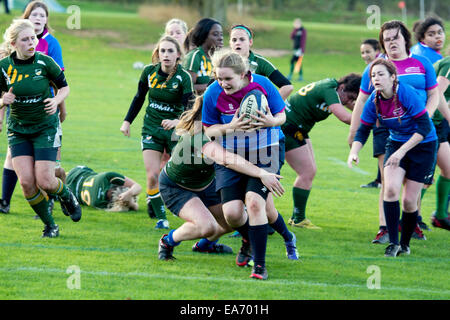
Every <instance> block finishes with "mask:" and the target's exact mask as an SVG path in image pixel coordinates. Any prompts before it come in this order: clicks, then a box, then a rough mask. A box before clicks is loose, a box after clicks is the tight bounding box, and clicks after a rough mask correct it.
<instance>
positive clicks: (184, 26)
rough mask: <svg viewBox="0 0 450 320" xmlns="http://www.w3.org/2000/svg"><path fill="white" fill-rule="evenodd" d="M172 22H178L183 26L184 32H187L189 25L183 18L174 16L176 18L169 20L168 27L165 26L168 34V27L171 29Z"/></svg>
mask: <svg viewBox="0 0 450 320" xmlns="http://www.w3.org/2000/svg"><path fill="white" fill-rule="evenodd" d="M172 24H178V25H179V26H180V27H181V29H182V30H183V32H184V33H185V34H187V32H188V27H187V24H186V22H184V21H183V20H180V19H177V18H174V19H171V20H169V21H167V23H166V27H165V28H164V30H165V33H166V34H167V31H168V30H167V29H169V26H170V25H172Z"/></svg>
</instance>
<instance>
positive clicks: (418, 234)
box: [411, 224, 427, 240]
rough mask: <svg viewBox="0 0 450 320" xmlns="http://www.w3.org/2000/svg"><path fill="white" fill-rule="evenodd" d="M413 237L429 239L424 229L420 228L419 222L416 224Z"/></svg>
mask: <svg viewBox="0 0 450 320" xmlns="http://www.w3.org/2000/svg"><path fill="white" fill-rule="evenodd" d="M411 237H412V238H414V239H417V240H427V237H425V235H424V234H423V232H422V230H420V227H419V224H417V225H416V228H415V229H414V232H413V234H412V236H411Z"/></svg>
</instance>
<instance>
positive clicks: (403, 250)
mask: <svg viewBox="0 0 450 320" xmlns="http://www.w3.org/2000/svg"><path fill="white" fill-rule="evenodd" d="M410 253H411V250H409V246H407V245H406V244H402V245H400V250H398V252H397V256H399V255H401V254H404V255H409V254H410Z"/></svg>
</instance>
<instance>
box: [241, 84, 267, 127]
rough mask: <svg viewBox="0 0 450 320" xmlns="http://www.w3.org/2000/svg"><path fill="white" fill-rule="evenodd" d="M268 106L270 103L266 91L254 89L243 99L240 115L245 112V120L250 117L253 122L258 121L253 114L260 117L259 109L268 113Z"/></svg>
mask: <svg viewBox="0 0 450 320" xmlns="http://www.w3.org/2000/svg"><path fill="white" fill-rule="evenodd" d="M268 107H269V103H268V102H267V98H266V96H265V95H264V93H263V92H262V91H260V90H257V89H254V90H252V91H250V92H248V93H247V94H246V95H245V96H244V98H243V99H242V101H241V105H240V106H239V117H240V116H242V115H243V114H244V119H243V120H244V121H245V120H248V119H250V120H251V121H250V122H251V123H253V122H257V121H256V120H255V119H253V118H252V117H251V115H254V116H256V117H260V115H259V114H258V113H257V112H256V111H257V110H258V111H261V112H262V113H264V114H267V108H268Z"/></svg>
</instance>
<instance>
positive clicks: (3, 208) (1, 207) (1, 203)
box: [0, 199, 9, 214]
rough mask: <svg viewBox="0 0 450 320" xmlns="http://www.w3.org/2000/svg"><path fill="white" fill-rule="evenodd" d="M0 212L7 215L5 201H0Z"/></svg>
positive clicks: (7, 209)
mask: <svg viewBox="0 0 450 320" xmlns="http://www.w3.org/2000/svg"><path fill="white" fill-rule="evenodd" d="M0 212H1V213H5V214H6V213H9V203H8V202H6V200H3V199H0Z"/></svg>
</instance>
